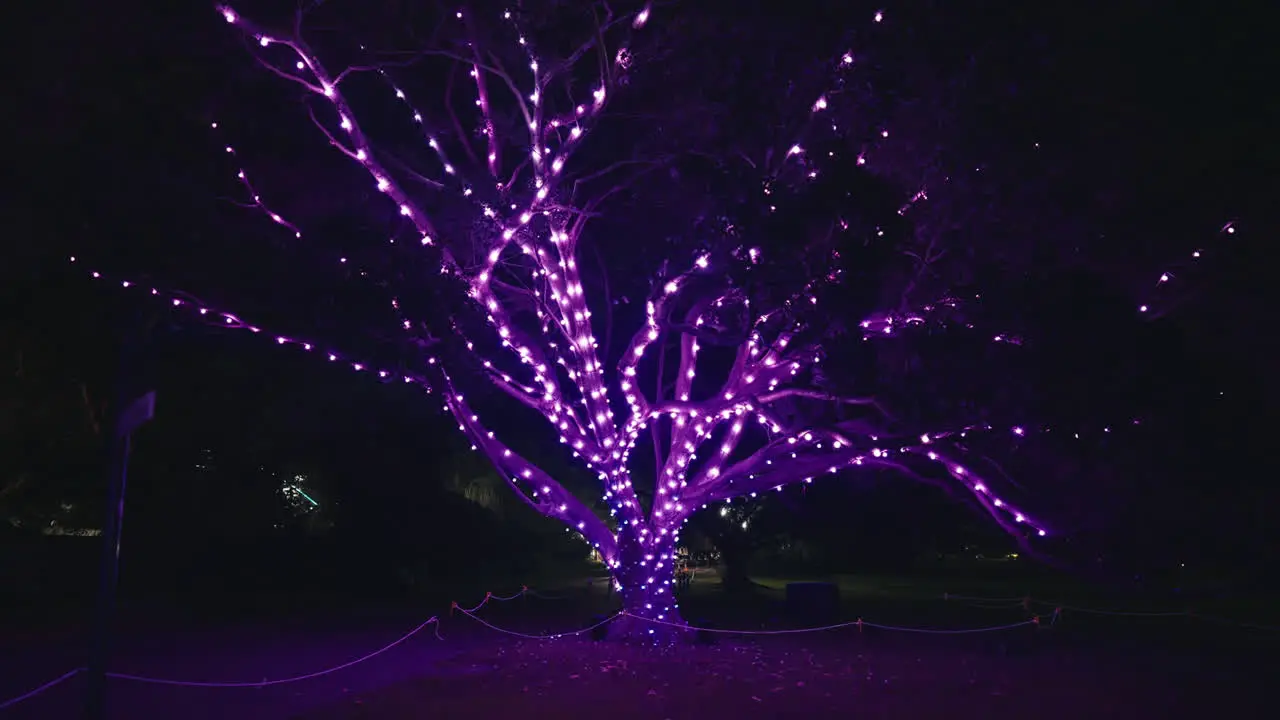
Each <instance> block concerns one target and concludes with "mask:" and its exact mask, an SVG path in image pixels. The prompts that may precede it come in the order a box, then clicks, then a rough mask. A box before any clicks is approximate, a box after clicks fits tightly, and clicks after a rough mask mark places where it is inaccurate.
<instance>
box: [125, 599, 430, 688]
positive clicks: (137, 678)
mask: <svg viewBox="0 0 1280 720" xmlns="http://www.w3.org/2000/svg"><path fill="white" fill-rule="evenodd" d="M431 624H435V625H436V639H437V640H443V639H444V638H442V637H440V620H439V618H436V617H432V618H430V619H428V620H427V621H426V622H424V623H422V624H421V625H419V626H418V627H416V628H414V629H412V630H410V631H409V632H407V633H405V634H404V635H401V636H400V637H399V638H398V639H396V640H394V641H393V642H391V643H389V644H387V645H384V646H382V647H381V648H378V649H377V650H374V651H373V652H371V653H369V654H367V655H363V656H361V657H358V658H356V659H355V660H352V661H350V662H345V663H343V664H341V665H335V666H334V667H331V668H327V669H325V670H318V671H316V672H313V673H307V674H306V675H296V676H294V677H287V678H280V679H279V680H266V679H263V680H261V681H259V682H199V681H193V680H169V679H166V678H152V677H145V676H142V675H129V674H126V673H114V672H109V673H107V677H109V678H114V679H116V680H132V681H134V682H141V683H149V684H151V685H181V686H183V687H216V688H247V687H252V688H262V687H269V686H271V685H285V684H288V683H295V682H299V681H302V680H310V679H311V678H317V677H321V676H322V675H329V674H331V673H335V672H338V671H339V670H346V669H347V668H349V667H351V666H352V665H359V664H360V663H362V662H364V661H365V660H371V659H373V658H375V657H377V656H379V655H381V654H382V653H384V652H386V651H388V650H390V649H391V648H393V647H395V646H397V645H399V644H400V643H402V642H404V641H405V640H408V639H409V638H411V637H413V636H414V635H417V634H418V633H419V632H421V631H422V629H423V628H425V627H426V626H428V625H431Z"/></svg>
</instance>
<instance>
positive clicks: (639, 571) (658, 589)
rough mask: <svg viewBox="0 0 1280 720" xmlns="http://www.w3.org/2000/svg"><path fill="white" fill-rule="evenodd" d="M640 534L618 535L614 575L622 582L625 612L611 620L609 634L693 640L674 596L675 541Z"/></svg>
mask: <svg viewBox="0 0 1280 720" xmlns="http://www.w3.org/2000/svg"><path fill="white" fill-rule="evenodd" d="M648 536H650V537H654V536H655V535H654V533H648ZM641 537H643V536H641V535H632V534H623V535H622V536H621V537H619V538H618V543H619V544H618V554H619V560H620V565H619V567H618V568H616V569H615V571H614V572H615V574H614V579H615V580H616V581H617V583H618V584H619V585H621V586H622V591H621V595H622V614H621V615H620V616H618V617H617V618H616V619H615V620H614V621H613V622H612V623H610V625H609V638H610V639H615V640H622V641H626V642H641V643H654V644H665V643H675V642H685V641H689V640H692V636H693V633H692V632H691V631H690V630H688V629H687V623H686V622H685V620H684V618H683V617H681V615H680V608H679V606H678V604H677V602H676V597H675V542H674V541H669V540H664V541H660V542H642V541H641V540H640V538H641Z"/></svg>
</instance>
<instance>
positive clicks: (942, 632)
mask: <svg viewBox="0 0 1280 720" xmlns="http://www.w3.org/2000/svg"><path fill="white" fill-rule="evenodd" d="M618 614H619V615H626V616H628V617H633V618H636V619H637V620H643V621H645V622H647V623H652V624H654V625H666V626H669V627H674V628H680V629H682V630H693V631H695V632H710V633H723V634H726V635H797V634H800V633H811V632H823V631H826V630H836V629H838V628H844V627H854V626H856V627H857V628H858V629H859V630H861V629H862V628H863V627H871V628H877V629H880V630H892V631H895V632H915V633H932V634H938V635H962V634H967V633H979V632H995V631H997V630H1008V629H1010V628H1016V627H1022V626H1025V625H1031V624H1034V622H1035V621H1034V620H1025V621H1023V622H1018V623H1010V624H1008V625H996V626H992V627H980V628H959V629H940V628H910V627H898V626H896V625H880V624H878V623H870V622H866V621H865V620H863V619H862V618H858V619H857V620H850V621H848V622H842V623H836V624H834V625H821V626H818V627H808V628H787V629H785V630H727V629H722V628H707V627H697V626H695V625H681V624H680V623H673V622H670V621H667V620H657V619H654V618H646V617H641V616H639V615H632V614H631V613H627V612H621V613H618ZM610 619H612V618H610Z"/></svg>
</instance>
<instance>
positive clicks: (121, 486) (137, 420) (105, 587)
mask: <svg viewBox="0 0 1280 720" xmlns="http://www.w3.org/2000/svg"><path fill="white" fill-rule="evenodd" d="M147 335H148V330H147V328H146V327H145V326H144V325H143V324H142V323H141V322H139V323H137V325H136V326H135V327H133V328H130V329H129V332H128V334H127V335H126V336H125V338H124V339H123V342H122V344H121V357H120V368H119V375H118V377H117V381H116V382H117V388H116V405H115V419H114V420H113V422H112V428H111V435H110V436H109V437H108V442H109V443H110V445H109V457H110V459H109V461H108V465H107V473H108V489H107V507H106V511H107V515H106V518H105V519H104V521H103V528H102V553H101V562H100V565H99V571H98V574H99V580H98V599H97V604H96V608H95V611H94V620H93V631H92V632H93V639H92V644H91V645H90V650H89V665H88V668H87V673H86V674H87V675H88V682H87V684H86V689H85V698H84V717H85V719H86V720H103V718H105V717H106V708H107V705H106V702H107V701H106V696H107V659H108V657H109V656H110V654H111V620H112V616H114V615H115V608H116V590H117V588H118V586H119V582H120V535H121V530H122V528H123V525H124V498H125V488H126V486H127V483H128V478H129V450H130V447H131V440H132V436H133V433H134V431H135V430H137V429H138V428H140V427H142V425H143V424H144V423H146V422H147V421H148V420H150V419H151V418H152V417H153V416H154V415H155V407H156V394H155V392H154V391H152V392H148V393H146V394H144V395H142V396H141V397H132V393H133V392H134V391H135V390H134V387H133V385H134V383H135V382H136V381H137V380H136V376H137V374H138V372H139V370H140V365H141V363H140V362H139V360H141V355H142V352H143V348H144V340H145V339H146V337H147ZM131 398H132V399H131Z"/></svg>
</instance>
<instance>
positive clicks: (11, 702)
mask: <svg viewBox="0 0 1280 720" xmlns="http://www.w3.org/2000/svg"><path fill="white" fill-rule="evenodd" d="M523 595H535V596H537V597H540V598H542V599H544V600H560V599H565V598H561V597H555V596H551V595H541V594H538V593H536V592H535V591H533V590H530V589H529V587H528V586H527V585H526V586H522V587H521V588H520V591H519V592H517V593H515V594H512V595H507V596H503V595H495V594H493V593H492V592H487V593H485V597H484V599H483V600H481V601H480V604H479V605H476V606H475V607H474V608H472V609H471V612H474V611H476V610H479V609H480V608H482V607H484V606H485V605H486V604H488V602H489V601H490V600H497V601H500V602H506V601H508V600H515V599H516V598H519V597H521V596H523ZM565 597H567V596H565ZM453 607H454V608H457V609H459V610H462V608H461V607H459V606H458V604H457V603H456V602H455V603H454V604H453ZM464 612H467V611H465V610H464ZM476 619H479V618H476ZM431 624H435V635H436V639H443V638H441V637H440V619H439V618H438V617H437V616H432V617H430V618H428V619H427V620H426V622H423V623H422V624H421V625H418V626H417V627H415V628H414V629H412V630H410V631H409V632H408V633H405V634H404V635H402V636H400V637H399V638H397V639H396V640H395V641H393V642H391V643H389V644H387V645H384V646H383V647H381V648H379V649H377V650H374V651H373V652H371V653H368V654H367V655H363V656H361V657H359V658H356V659H355V660H351V661H349V662H345V663H343V664H341V665H336V666H334V667H331V668H327V669H324V670H319V671H316V672H313V673H308V674H306V675H298V676H295V677H288V678H280V679H277V680H266V679H263V680H259V681H255V682H203V681H195V680H173V679H169V678H153V677H146V676H143V675H132V674H129V673H115V672H109V673H107V674H106V675H107V677H109V678H113V679H116V680H127V681H132V682H140V683H147V684H151V685H177V686H183V687H212V688H251V687H252V688H262V687H268V686H272V685H284V684H287V683H294V682H300V681H302V680H310V679H312V678H317V677H321V676H324V675H329V674H331V673H335V672H338V671H339V670H345V669H347V668H349V667H351V666H353V665H358V664H360V663H362V662H365V661H366V660H371V659H373V658H375V657H377V656H378V655H381V654H383V653H385V652H387V651H388V650H390V649H392V648H394V647H395V646H397V645H399V644H401V643H403V642H404V641H406V640H408V639H409V638H411V637H413V636H414V635H417V634H418V633H419V632H422V630H423V629H424V628H426V627H427V626H428V625H431ZM589 629H591V628H588V630H589ZM85 670H86V668H84V667H78V668H75V669H73V670H70V671H68V672H66V673H64V674H63V675H61V676H59V677H58V678H56V679H54V680H50V681H49V682H47V683H44V684H43V685H41V686H39V687H37V688H35V689H33V690H30V691H28V692H25V693H23V694H21V695H18V696H16V697H13V698H10V699H8V700H5V701H4V702H0V710H5V709H7V708H10V707H13V706H15V705H17V704H19V703H21V702H24V701H26V700H30V699H31V698H33V697H36V696H37V695H39V694H41V693H43V692H45V691H47V690H51V689H53V688H54V687H57V686H58V685H60V684H62V683H63V682H66V681H67V680H70V679H71V678H73V677H75V676H76V675H78V674H80V673H82V672H84V671H85Z"/></svg>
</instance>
